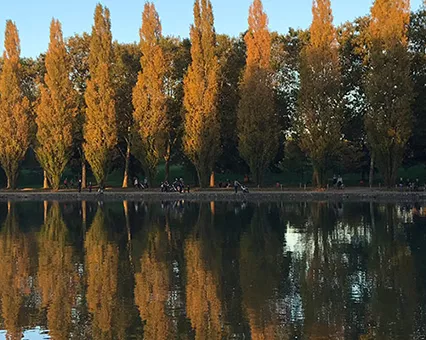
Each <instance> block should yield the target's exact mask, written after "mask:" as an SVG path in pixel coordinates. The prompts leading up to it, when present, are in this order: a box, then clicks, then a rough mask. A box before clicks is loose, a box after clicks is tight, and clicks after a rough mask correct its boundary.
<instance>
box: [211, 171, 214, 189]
mask: <svg viewBox="0 0 426 340" xmlns="http://www.w3.org/2000/svg"><path fill="white" fill-rule="evenodd" d="M210 188H214V171H212V172H211V174H210Z"/></svg>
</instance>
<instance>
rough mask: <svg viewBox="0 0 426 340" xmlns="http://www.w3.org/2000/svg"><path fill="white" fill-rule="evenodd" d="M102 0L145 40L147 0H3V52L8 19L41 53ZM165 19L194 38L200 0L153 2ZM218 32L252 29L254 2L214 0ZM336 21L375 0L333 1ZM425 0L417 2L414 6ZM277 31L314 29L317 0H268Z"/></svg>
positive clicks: (28, 46) (167, 26) (115, 25)
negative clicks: (54, 30)
mask: <svg viewBox="0 0 426 340" xmlns="http://www.w3.org/2000/svg"><path fill="white" fill-rule="evenodd" d="M98 2H100V3H102V4H103V5H105V6H107V7H108V8H109V9H110V12H111V27H112V34H113V39H114V40H117V41H119V42H123V43H130V42H136V41H139V28H140V26H141V20H142V19H141V18H142V10H143V5H144V3H145V0H14V1H12V0H0V46H1V47H0V51H2V50H3V41H4V28H5V24H6V20H8V19H11V20H13V21H14V22H15V23H16V25H17V27H18V30H19V35H20V39H21V55H22V56H23V57H36V56H38V55H39V54H40V53H43V52H45V51H46V50H47V46H48V43H49V26H50V22H51V20H52V18H56V19H59V21H60V22H61V23H62V30H63V33H64V36H65V37H69V36H71V35H74V34H76V33H78V34H81V33H82V32H88V33H90V32H91V27H92V23H93V13H94V9H95V6H96V4H97V3H98ZM153 2H154V4H155V6H156V8H157V11H158V13H159V15H160V18H161V24H162V26H163V34H164V35H174V36H180V37H182V38H185V37H188V36H189V27H190V25H191V23H192V22H193V17H192V13H193V12H192V7H193V4H194V0H153ZM211 2H212V6H213V11H214V16H215V29H216V32H217V33H225V34H229V35H231V36H238V35H239V34H240V33H241V32H244V31H245V30H246V29H247V16H248V8H249V6H250V4H251V2H252V0H211ZM331 3H332V10H333V15H334V23H335V25H338V24H341V23H343V22H345V21H351V20H353V19H355V18H356V17H359V16H362V15H365V14H368V13H369V11H370V7H371V5H372V0H332V1H331ZM421 3H422V0H411V8H412V10H417V9H418V8H420V6H421ZM263 6H264V9H265V11H266V13H267V14H268V16H269V28H270V30H271V31H277V32H279V33H286V32H287V31H288V29H289V27H292V28H303V29H304V28H308V27H309V25H310V23H311V20H312V13H311V6H312V0H263Z"/></svg>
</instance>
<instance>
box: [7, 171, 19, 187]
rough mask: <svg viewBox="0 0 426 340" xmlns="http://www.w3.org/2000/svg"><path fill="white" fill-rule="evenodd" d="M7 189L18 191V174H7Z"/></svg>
mask: <svg viewBox="0 0 426 340" xmlns="http://www.w3.org/2000/svg"><path fill="white" fill-rule="evenodd" d="M6 176H7V189H11V190H15V189H16V178H17V174H16V173H7V174H6Z"/></svg>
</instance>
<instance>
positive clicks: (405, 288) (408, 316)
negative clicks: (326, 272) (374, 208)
mask: <svg viewBox="0 0 426 340" xmlns="http://www.w3.org/2000/svg"><path fill="white" fill-rule="evenodd" d="M380 208H381V209H379V213H378V216H376V217H375V218H374V220H375V225H374V232H373V238H372V244H371V249H370V253H369V257H368V258H369V261H368V272H369V273H368V277H369V282H370V285H371V290H372V294H371V298H370V302H369V304H368V309H369V313H368V314H369V315H368V318H369V320H368V322H369V324H370V325H372V326H373V327H374V335H375V337H374V338H375V339H389V338H399V337H401V336H403V337H406V338H409V337H410V336H409V335H410V334H413V322H414V312H415V307H416V304H417V296H416V289H414V288H415V280H414V268H413V260H412V255H411V252H410V250H409V247H408V245H407V243H406V240H405V237H404V235H403V233H402V230H401V229H399V228H398V217H397V210H396V209H397V208H396V207H395V206H394V205H386V206H382V207H380ZM370 333H371V331H370Z"/></svg>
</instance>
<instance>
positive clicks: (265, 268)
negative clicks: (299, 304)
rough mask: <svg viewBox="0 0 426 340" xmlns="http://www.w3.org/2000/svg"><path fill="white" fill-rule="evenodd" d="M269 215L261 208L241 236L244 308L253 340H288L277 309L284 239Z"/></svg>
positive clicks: (241, 277) (265, 209) (241, 273)
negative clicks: (274, 226)
mask: <svg viewBox="0 0 426 340" xmlns="http://www.w3.org/2000/svg"><path fill="white" fill-rule="evenodd" d="M267 212H268V211H267V207H266V206H264V205H260V206H258V207H257V208H256V210H255V213H254V215H253V218H252V221H251V224H250V229H249V230H248V231H247V232H246V233H245V234H243V235H242V236H241V242H240V280H241V288H242V292H243V308H244V310H245V312H246V314H247V317H248V320H249V323H250V332H251V338H252V339H286V338H287V337H286V335H285V331H284V330H283V329H282V328H281V327H282V326H280V322H279V318H278V311H277V310H276V306H277V298H278V295H277V294H278V287H279V284H280V280H281V277H280V275H281V269H282V265H283V257H282V240H281V237H280V235H277V233H275V232H274V231H273V230H272V227H271V225H270V224H269V223H268V219H267Z"/></svg>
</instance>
